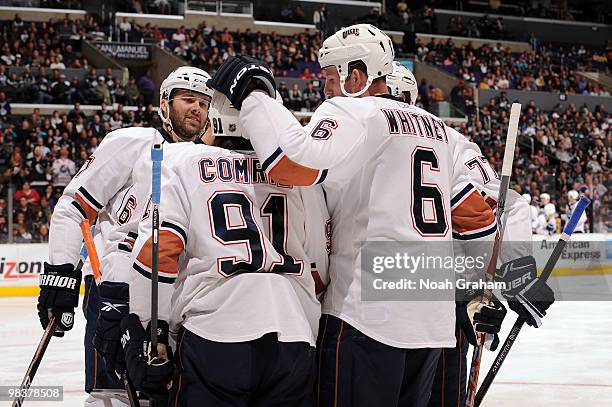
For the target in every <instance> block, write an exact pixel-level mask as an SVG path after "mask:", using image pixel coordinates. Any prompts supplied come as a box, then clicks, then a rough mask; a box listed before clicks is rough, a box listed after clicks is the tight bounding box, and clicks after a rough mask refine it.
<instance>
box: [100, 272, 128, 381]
mask: <svg viewBox="0 0 612 407" xmlns="http://www.w3.org/2000/svg"><path fill="white" fill-rule="evenodd" d="M98 289H99V292H100V313H99V314H98V321H97V324H96V333H95V335H94V338H93V345H94V348H95V349H96V350H97V351H98V353H99V354H100V356H102V358H103V359H104V363H105V365H106V370H107V371H108V373H109V374H110V373H112V372H117V373H118V375H121V373H123V371H124V370H125V356H124V355H123V348H122V347H121V344H120V340H121V327H120V324H121V320H122V319H123V318H124V317H126V316H127V315H128V314H129V295H130V287H129V285H128V284H126V283H113V282H107V281H105V282H103V283H102V284H100V287H99V288H98Z"/></svg>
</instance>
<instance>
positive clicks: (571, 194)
mask: <svg viewBox="0 0 612 407" xmlns="http://www.w3.org/2000/svg"><path fill="white" fill-rule="evenodd" d="M579 198H580V194H579V193H578V191H574V190H573V189H572V190H571V191H568V193H567V200H568V201H569V202H570V203H574V202H576V201H577V200H578V199H579Z"/></svg>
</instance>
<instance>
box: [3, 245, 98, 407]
mask: <svg viewBox="0 0 612 407" xmlns="http://www.w3.org/2000/svg"><path fill="white" fill-rule="evenodd" d="M86 258H87V250H86V249H85V245H83V246H82V247H81V253H80V255H79V262H78V264H77V270H81V269H82V268H83V263H84V262H85V259H86ZM55 328H57V320H56V319H55V317H54V316H53V317H51V319H50V320H49V324H48V325H47V328H45V332H44V333H43V336H42V338H41V339H40V342H39V343H38V347H37V348H36V352H34V356H32V361H31V362H30V366H28V369H27V370H26V373H25V376H24V377H23V380H22V381H21V386H19V393H18V396H17V397H15V400H13V404H12V407H21V406H22V405H23V400H24V398H25V394H26V393H27V390H28V389H29V388H30V386H31V385H32V381H33V380H34V376H35V375H36V372H37V371H38V367H39V366H40V363H41V362H42V358H43V356H44V355H45V351H46V350H47V346H49V342H50V341H51V337H52V336H53V333H54V332H55Z"/></svg>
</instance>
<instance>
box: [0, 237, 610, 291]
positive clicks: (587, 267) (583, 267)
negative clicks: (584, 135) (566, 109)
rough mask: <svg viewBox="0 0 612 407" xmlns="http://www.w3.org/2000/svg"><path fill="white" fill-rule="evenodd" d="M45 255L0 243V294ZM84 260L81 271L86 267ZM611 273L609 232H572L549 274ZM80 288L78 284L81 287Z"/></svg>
mask: <svg viewBox="0 0 612 407" xmlns="http://www.w3.org/2000/svg"><path fill="white" fill-rule="evenodd" d="M558 240H559V237H558V236H550V237H547V236H534V237H533V254H534V257H535V258H536V263H537V264H538V268H540V269H541V268H542V267H543V266H544V264H545V263H546V260H547V259H548V257H549V256H550V254H551V253H552V251H553V249H554V244H555V243H556V242H557V241H558ZM48 258H49V247H48V245H47V244H3V245H0V296H23V295H38V275H39V274H40V272H41V271H42V270H43V263H44V262H45V261H47V260H48ZM88 266H89V264H88V263H86V265H85V268H84V270H87V269H88ZM582 275H612V235H611V234H599V233H593V234H575V235H574V236H572V241H571V242H570V243H569V245H568V247H567V248H566V250H565V252H564V255H563V257H562V258H561V259H560V260H559V262H558V263H557V267H556V269H555V271H554V273H553V276H557V277H565V276H582ZM81 289H82V287H81Z"/></svg>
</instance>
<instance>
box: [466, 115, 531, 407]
mask: <svg viewBox="0 0 612 407" xmlns="http://www.w3.org/2000/svg"><path fill="white" fill-rule="evenodd" d="M520 114H521V104H520V103H513V104H512V107H511V108H510V121H509V123H508V135H507V137H506V147H505V150H504V161H503V164H502V171H501V181H500V185H499V195H498V197H497V210H496V214H495V220H496V223H497V234H496V235H495V242H494V243H493V250H492V252H491V259H490V260H489V265H488V266H487V272H486V274H485V278H486V281H487V282H491V281H493V278H494V277H495V270H496V268H497V257H498V256H499V250H500V248H501V242H502V238H503V237H504V226H505V222H503V221H502V216H503V214H504V209H505V207H506V195H507V193H508V187H509V186H510V177H511V176H512V163H513V162H514V147H515V146H516V137H517V133H518V122H519V116H520ZM492 296H493V293H492V291H491V290H490V289H485V290H484V292H483V296H482V301H483V302H488V301H490V300H491V297H492ZM484 341H485V335H484V334H482V335H480V341H479V342H480V345H479V346H477V347H475V348H474V352H473V353H472V365H471V368H470V377H469V379H468V386H467V393H466V398H465V407H473V406H474V398H475V397H476V389H477V386H478V373H479V372H480V362H481V360H482V352H483V349H484Z"/></svg>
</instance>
